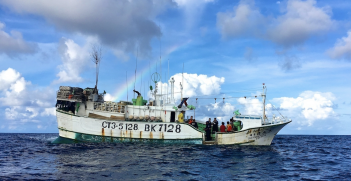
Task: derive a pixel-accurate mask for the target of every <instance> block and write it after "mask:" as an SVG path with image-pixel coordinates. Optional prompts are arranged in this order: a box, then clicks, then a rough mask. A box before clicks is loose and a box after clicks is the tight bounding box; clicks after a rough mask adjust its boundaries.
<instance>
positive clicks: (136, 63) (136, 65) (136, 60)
mask: <svg viewBox="0 0 351 181" xmlns="http://www.w3.org/2000/svg"><path fill="white" fill-rule="evenodd" d="M138 53H139V52H138V48H137V56H136V59H135V73H134V90H135V82H136V72H137V68H138ZM133 92H134V91H133ZM133 98H135V92H134V94H133Z"/></svg>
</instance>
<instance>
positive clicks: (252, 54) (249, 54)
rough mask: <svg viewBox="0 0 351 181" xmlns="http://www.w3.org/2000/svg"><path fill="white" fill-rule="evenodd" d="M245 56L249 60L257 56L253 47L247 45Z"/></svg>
mask: <svg viewBox="0 0 351 181" xmlns="http://www.w3.org/2000/svg"><path fill="white" fill-rule="evenodd" d="M244 57H245V59H246V60H247V61H253V60H255V59H256V58H257V57H256V55H255V52H254V51H253V49H252V48H251V47H246V49H245V54H244Z"/></svg>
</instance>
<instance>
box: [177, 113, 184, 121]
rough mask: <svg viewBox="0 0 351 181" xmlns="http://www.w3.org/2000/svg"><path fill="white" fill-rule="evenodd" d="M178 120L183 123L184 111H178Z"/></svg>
mask: <svg viewBox="0 0 351 181" xmlns="http://www.w3.org/2000/svg"><path fill="white" fill-rule="evenodd" d="M178 122H179V123H184V111H182V112H180V113H179V115H178Z"/></svg>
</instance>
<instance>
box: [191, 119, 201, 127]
mask: <svg viewBox="0 0 351 181" xmlns="http://www.w3.org/2000/svg"><path fill="white" fill-rule="evenodd" d="M191 125H192V126H194V127H195V128H199V127H198V126H197V122H196V121H195V119H194V120H193V121H192V122H191Z"/></svg>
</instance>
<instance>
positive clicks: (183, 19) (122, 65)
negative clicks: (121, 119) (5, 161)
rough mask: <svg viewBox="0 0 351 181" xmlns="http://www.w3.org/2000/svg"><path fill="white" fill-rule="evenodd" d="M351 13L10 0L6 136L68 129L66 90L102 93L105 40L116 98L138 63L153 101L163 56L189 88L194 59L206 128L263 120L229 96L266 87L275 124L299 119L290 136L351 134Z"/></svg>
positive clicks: (2, 21) (293, 0) (1, 84)
mask: <svg viewBox="0 0 351 181" xmlns="http://www.w3.org/2000/svg"><path fill="white" fill-rule="evenodd" d="M350 9H351V2H348V1H333V2H332V3H331V1H315V0H307V1H299V0H288V1H258V0H256V1H253V0H242V1H219V0H204V1H200V0H191V1H185V0H175V1H156V0H155V1H152V0H149V1H127V0H126V1H123V0H121V1H113V0H106V1H98V0H93V1H83V0H76V1H72V0H70V1H69V0H67V1H62V0H61V1H47V2H46V1H45V2H42V1H40V0H32V1H21V0H0V108H1V109H0V118H1V119H0V132H57V123H56V117H55V109H54V104H55V93H56V91H57V90H58V87H59V86H60V85H69V86H80V87H93V86H94V83H95V78H94V76H95V68H94V64H93V63H92V61H91V57H90V56H89V51H90V50H91V45H93V44H99V45H101V47H102V49H103V59H102V62H101V66H100V74H99V88H100V90H106V92H107V93H108V96H107V98H109V99H111V100H125V99H126V97H127V95H126V91H124V92H123V91H121V89H122V87H123V86H124V85H125V84H126V81H125V79H126V72H127V74H128V79H133V78H134V71H135V60H136V58H138V74H143V76H142V77H141V80H143V83H141V82H140V79H139V81H137V82H136V85H137V86H136V88H137V89H138V86H139V85H142V86H139V90H141V91H142V93H143V90H144V89H145V88H144V87H145V85H148V84H149V80H150V78H149V75H150V73H153V72H155V71H156V68H157V71H158V72H160V60H159V57H160V55H161V57H162V69H163V70H162V75H165V73H166V72H167V71H166V70H167V66H168V65H167V62H168V60H169V67H170V69H169V75H170V76H174V77H175V78H176V81H178V84H179V81H180V80H181V75H180V73H181V72H182V66H183V63H184V72H185V73H186V74H185V75H184V77H185V85H184V86H185V87H184V94H185V96H189V97H190V100H189V102H190V103H191V104H195V105H196V106H197V110H196V115H197V116H198V117H197V119H199V120H205V119H207V118H208V117H218V118H219V120H221V121H226V120H228V119H229V117H231V115H232V113H233V111H234V110H236V109H239V110H240V111H241V112H242V113H245V114H260V113H261V112H262V106H261V102H260V101H261V99H253V98H247V99H245V98H238V99H229V98H230V97H243V96H253V95H259V92H258V91H260V89H261V87H262V86H261V85H262V83H265V84H266V85H267V88H268V92H267V107H268V108H267V112H268V113H267V114H268V116H271V115H272V114H275V115H277V116H278V115H279V113H276V112H274V111H272V109H270V108H271V107H272V106H271V105H273V106H274V107H276V108H279V110H280V112H281V113H282V114H283V115H286V116H288V117H289V118H291V119H292V120H293V122H292V123H291V124H289V125H288V126H287V127H285V128H284V129H283V130H282V131H281V132H280V134H344V135H345V134H346V135H349V134H350V131H349V130H348V128H349V127H350V126H351V123H350V119H351V112H350V110H351V109H350V108H351V96H349V92H351V87H350V82H349V79H350V77H351V72H350V70H351V21H350V20H351V10H350ZM137 50H138V55H137V53H136V52H137ZM156 63H157V67H156ZM150 65H151V69H149V66H150ZM143 70H144V71H143ZM166 77H167V75H166V76H164V78H163V82H166V81H165V79H166ZM178 84H177V82H176V89H179V86H178ZM164 86H165V85H164ZM132 87H133V86H132ZM146 88H147V87H146ZM164 88H165V89H166V86H165V87H164ZM248 89H250V91H245V92H238V91H242V90H248ZM176 91H177V90H176ZM128 92H129V93H128V95H129V98H130V97H131V96H133V94H132V92H131V90H130V89H129V91H128ZM177 96H179V95H177ZM199 97H203V98H218V99H217V101H216V102H215V101H214V99H199V100H198V102H196V101H195V98H199ZM223 97H225V98H227V99H226V100H225V102H224V103H223V101H218V100H222V98H223ZM189 114H190V113H189Z"/></svg>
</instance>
